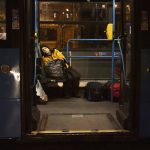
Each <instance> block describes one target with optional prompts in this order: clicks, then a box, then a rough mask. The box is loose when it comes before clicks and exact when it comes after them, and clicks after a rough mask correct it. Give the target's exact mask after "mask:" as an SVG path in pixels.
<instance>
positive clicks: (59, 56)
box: [42, 49, 69, 68]
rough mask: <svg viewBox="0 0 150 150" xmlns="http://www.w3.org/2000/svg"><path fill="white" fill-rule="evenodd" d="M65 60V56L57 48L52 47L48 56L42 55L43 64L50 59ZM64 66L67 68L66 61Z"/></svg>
mask: <svg viewBox="0 0 150 150" xmlns="http://www.w3.org/2000/svg"><path fill="white" fill-rule="evenodd" d="M57 59H59V60H64V61H65V60H66V58H65V56H64V55H63V54H62V52H60V51H59V50H57V49H54V51H53V53H52V55H48V56H43V57H42V60H43V62H44V65H47V64H48V63H49V62H50V61H52V60H57ZM66 67H67V68H68V67H69V65H68V64H67V63H66Z"/></svg>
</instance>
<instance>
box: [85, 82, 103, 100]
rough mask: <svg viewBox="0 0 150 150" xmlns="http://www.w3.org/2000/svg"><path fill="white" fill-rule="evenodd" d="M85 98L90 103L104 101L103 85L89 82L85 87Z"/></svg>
mask: <svg viewBox="0 0 150 150" xmlns="http://www.w3.org/2000/svg"><path fill="white" fill-rule="evenodd" d="M85 98H86V99H87V100H89V101H101V100H103V94H102V84H101V83H99V82H88V83H87V85H86V87H85Z"/></svg>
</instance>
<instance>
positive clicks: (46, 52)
mask: <svg viewBox="0 0 150 150" xmlns="http://www.w3.org/2000/svg"><path fill="white" fill-rule="evenodd" d="M41 51H42V54H43V55H51V50H50V48H49V47H48V46H42V47H41Z"/></svg>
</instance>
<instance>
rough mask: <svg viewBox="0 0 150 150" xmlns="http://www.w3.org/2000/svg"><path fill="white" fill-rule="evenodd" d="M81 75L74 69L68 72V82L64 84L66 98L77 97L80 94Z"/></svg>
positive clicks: (69, 69)
mask: <svg viewBox="0 0 150 150" xmlns="http://www.w3.org/2000/svg"><path fill="white" fill-rule="evenodd" d="M79 81H80V74H79V73H78V72H77V71H76V70H75V69H73V68H72V67H70V68H68V69H67V71H66V81H64V83H63V90H64V95H65V96H76V95H78V92H79Z"/></svg>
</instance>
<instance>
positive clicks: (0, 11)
mask: <svg viewBox="0 0 150 150" xmlns="http://www.w3.org/2000/svg"><path fill="white" fill-rule="evenodd" d="M0 40H6V8H5V0H1V1H0Z"/></svg>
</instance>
